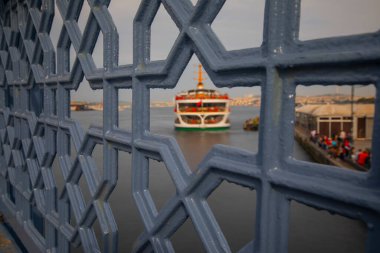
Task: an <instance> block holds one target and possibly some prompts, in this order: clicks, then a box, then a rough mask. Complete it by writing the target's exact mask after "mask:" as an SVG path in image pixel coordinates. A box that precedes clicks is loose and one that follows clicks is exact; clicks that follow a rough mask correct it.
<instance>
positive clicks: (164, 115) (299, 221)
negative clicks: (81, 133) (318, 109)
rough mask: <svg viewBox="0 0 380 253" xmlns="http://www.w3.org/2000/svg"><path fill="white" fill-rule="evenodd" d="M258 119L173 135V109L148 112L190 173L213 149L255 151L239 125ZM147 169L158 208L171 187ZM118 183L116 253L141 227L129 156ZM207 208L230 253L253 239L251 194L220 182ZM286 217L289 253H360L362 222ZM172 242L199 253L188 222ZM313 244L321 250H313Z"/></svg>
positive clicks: (251, 135)
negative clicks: (173, 142) (219, 146)
mask: <svg viewBox="0 0 380 253" xmlns="http://www.w3.org/2000/svg"><path fill="white" fill-rule="evenodd" d="M258 114H259V109H258V108H252V107H251V108H248V107H233V108H232V113H231V129H230V130H229V131H226V132H177V131H175V130H174V127H173V120H174V113H173V110H172V108H152V110H151V131H152V132H154V133H157V134H163V135H170V136H173V137H174V138H175V139H176V140H177V142H178V144H179V146H180V147H181V149H182V152H183V154H184V156H185V158H186V160H187V162H188V163H189V166H190V168H191V169H192V170H195V169H196V168H197V165H198V164H199V163H200V161H201V160H202V159H203V158H204V156H205V155H206V154H207V152H209V151H210V149H211V148H212V146H213V145H214V144H225V145H231V146H235V147H239V148H243V149H247V150H250V151H252V152H257V149H258V133H257V132H245V131H243V129H242V126H243V122H244V121H245V120H246V119H247V118H249V117H253V116H255V115H258ZM72 118H73V119H75V120H78V121H79V122H80V123H81V124H82V126H83V127H84V128H88V126H89V125H90V124H91V123H94V124H96V125H101V123H102V112H95V111H87V112H72ZM119 122H120V127H121V128H124V129H130V128H131V127H130V126H131V112H130V110H126V111H123V112H121V113H120V121H119ZM93 155H94V156H95V159H96V161H97V163H98V166H102V164H100V160H101V159H100V158H99V157H101V156H102V154H101V153H100V154H97V153H94V154H93ZM295 157H296V158H297V159H300V160H310V157H309V156H308V155H307V154H306V153H305V152H304V151H303V150H302V149H301V148H300V147H299V146H298V145H297V144H296V147H295ZM149 169H150V174H151V175H150V181H151V182H150V183H149V184H150V186H151V187H152V189H154V194H152V197H153V198H154V202H155V203H157V204H158V206H162V204H164V203H165V202H166V201H167V200H168V198H169V196H171V195H172V194H174V192H175V189H174V188H173V186H172V185H173V183H172V182H171V178H170V176H169V175H168V173H163V172H162V171H163V170H164V164H163V163H158V162H152V163H151V164H150V168H149ZM118 180H119V182H118V185H117V187H116V188H115V190H114V192H113V193H112V195H111V197H110V205H111V207H112V210H113V213H114V215H115V219H116V222H117V224H118V228H119V245H120V246H119V251H120V252H131V251H132V248H133V242H134V241H136V239H137V238H138V236H139V234H141V233H142V231H143V230H144V227H143V223H142V221H141V218H140V215H139V213H138V210H137V208H136V205H135V204H134V200H133V197H132V194H131V156H130V155H129V154H126V153H122V152H121V154H120V155H119V177H118ZM207 203H208V204H209V206H210V208H211V210H212V211H213V212H214V214H215V218H216V220H217V221H218V223H219V226H220V227H221V229H222V230H223V232H224V234H225V237H226V238H227V240H228V242H229V243H230V247H231V250H232V251H233V252H236V251H237V250H238V249H240V248H241V247H242V246H244V245H246V244H247V243H248V242H249V241H250V240H251V239H252V238H254V234H255V233H254V224H255V212H256V210H255V206H256V191H253V190H249V189H246V188H243V187H240V186H238V185H235V184H232V183H227V182H223V183H222V184H221V186H219V188H217V189H216V190H215V192H214V193H212V194H211V196H210V197H209V198H208V199H207ZM290 215H291V220H290V235H289V240H290V241H289V245H290V246H289V250H290V251H289V252H291V253H301V252H308V253H317V252H318V253H319V252H324V253H329V252H331V253H338V252H342V253H343V252H344V253H357V252H364V244H365V236H366V228H365V227H364V226H362V224H361V223H359V222H357V221H353V220H349V219H345V218H340V217H336V216H332V215H329V214H328V213H327V212H320V211H316V210H314V209H312V208H307V207H305V206H303V205H300V204H292V209H291V214H290ZM310 228H314V229H313V232H312V233H310V230H311V229H310ZM326 229H328V231H329V233H328V235H329V238H328V239H326V237H325V236H324V235H325V234H326V233H325V232H326V231H325V230H326ZM307 231H309V232H307ZM98 234H99V233H98ZM344 235H345V236H344ZM310 237H312V238H310ZM99 238H100V237H99ZM171 240H172V242H173V245H174V248H175V250H176V251H177V252H185V253H187V252H204V249H203V247H202V245H201V242H200V239H199V236H198V234H197V233H196V232H195V228H194V226H193V223H192V221H191V220H187V221H186V222H185V224H184V225H183V226H182V227H181V228H180V229H179V231H178V232H177V233H176V234H174V235H173V236H172V237H171ZM317 243H318V244H323V245H324V246H323V247H315V245H316V244H317ZM322 249H323V251H321V250H322ZM78 252H80V251H78Z"/></svg>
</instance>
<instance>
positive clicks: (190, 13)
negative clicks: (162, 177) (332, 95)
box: [0, 0, 380, 253]
mask: <svg viewBox="0 0 380 253" xmlns="http://www.w3.org/2000/svg"><path fill="white" fill-rule="evenodd" d="M109 3H110V0H88V5H89V6H90V8H91V13H90V15H89V17H88V20H87V23H86V26H85V29H84V30H83V31H81V30H80V29H79V26H78V18H79V15H80V14H81V10H82V6H83V0H56V1H54V0H9V1H7V0H0V141H1V145H0V191H1V192H0V194H1V210H2V212H4V213H6V214H7V215H10V216H12V217H15V218H16V220H17V222H18V224H19V226H20V228H21V229H22V230H23V231H25V232H26V234H27V235H28V236H29V237H30V239H32V241H33V242H34V244H35V246H36V247H37V248H38V249H39V250H40V251H41V252H46V251H48V250H49V252H69V251H70V248H71V246H70V244H71V245H73V246H74V247H77V246H80V247H82V248H83V250H84V251H85V252H97V251H100V249H101V248H102V249H103V250H104V251H105V252H117V251H118V242H117V237H118V236H117V235H118V229H117V224H116V223H115V219H114V217H113V212H112V210H111V208H110V205H109V203H108V199H109V197H110V196H111V195H112V192H113V189H114V188H115V186H116V184H117V183H118V180H117V175H118V168H117V153H118V151H120V150H122V151H126V152H130V153H131V154H132V181H133V185H132V187H133V197H134V200H135V203H136V205H137V207H138V210H139V213H140V215H141V218H142V220H143V222H144V226H145V231H144V233H143V234H141V235H140V237H139V239H138V240H137V241H136V242H135V247H134V251H135V252H150V251H154V252H172V251H174V249H173V246H172V243H171V241H170V237H171V236H172V235H173V234H174V233H175V231H176V230H178V229H179V228H180V227H181V226H182V224H183V223H184V222H185V220H186V219H187V218H189V217H190V218H191V220H192V221H193V224H194V226H195V229H196V232H197V233H198V234H199V237H200V239H201V240H202V242H203V246H204V248H205V249H206V251H207V252H230V251H231V250H230V248H229V244H228V241H227V240H226V238H225V236H224V235H223V231H222V230H221V228H220V227H219V225H218V222H217V220H216V219H215V217H214V215H213V212H212V210H211V208H210V207H209V206H208V204H207V197H208V196H209V195H210V194H211V193H212V192H213V191H214V190H215V189H216V188H217V187H218V186H219V185H220V184H221V182H223V181H224V180H226V181H229V182H233V183H235V184H238V185H241V186H244V187H249V188H252V189H255V190H256V191H257V194H258V200H257V212H256V213H257V223H256V225H255V228H252V229H255V234H256V238H255V240H253V238H252V241H251V242H250V243H248V244H247V245H246V246H245V247H243V248H242V249H241V252H268V253H269V252H270V253H278V252H287V248H288V247H287V245H288V230H289V229H288V223H289V220H288V219H289V206H290V205H289V203H290V201H292V200H296V201H299V202H302V203H304V204H306V205H309V206H312V207H315V208H318V209H324V210H328V211H330V212H333V213H338V214H340V215H343V216H347V217H351V218H354V219H359V220H362V221H364V222H365V223H366V224H367V226H368V238H367V243H366V248H367V249H366V252H378V250H379V238H380V115H379V113H380V100H379V98H380V93H379V90H380V81H379V80H380V79H379V78H380V69H379V64H380V32H376V33H372V34H363V35H355V36H347V37H336V38H328V39H323V40H312V41H305V42H301V41H299V40H298V30H299V17H300V0H268V1H266V8H265V21H264V33H263V34H264V38H263V44H262V45H261V47H258V48H247V49H243V50H238V51H227V50H226V49H225V48H224V47H223V45H222V44H221V42H220V41H219V39H218V37H217V36H216V35H215V33H214V32H213V31H212V29H211V28H210V27H211V26H210V24H211V23H212V22H213V20H214V19H215V17H216V16H217V15H218V13H219V12H220V10H221V9H222V8H223V4H224V3H225V1H224V0H216V1H209V0H199V1H198V3H197V4H196V6H193V5H192V3H191V1H190V0H142V1H141V4H140V7H139V10H138V12H137V14H136V16H135V18H134V35H133V41H134V48H133V52H130V53H131V54H132V53H133V64H131V65H124V66H120V65H119V64H118V60H119V54H118V50H119V42H118V31H117V29H116V27H115V25H114V22H113V20H112V16H111V15H110V13H109V11H108V9H107V7H108V5H109ZM161 5H163V7H164V8H165V9H166V10H167V12H168V13H169V14H170V16H171V18H172V19H173V22H174V23H175V25H176V26H177V27H178V29H179V31H180V32H179V35H178V38H177V39H176V41H175V44H174V45H173V47H172V49H171V51H170V54H169V56H168V58H167V59H166V60H164V61H150V57H149V55H150V25H151V23H152V21H153V19H154V17H155V14H156V12H157V11H158V9H159V7H160V6H161ZM56 7H58V8H57V9H58V10H59V12H57V13H55V10H56ZM54 15H60V16H61V18H62V20H63V26H62V27H61V30H60V34H59V40H58V45H57V47H55V46H53V43H52V41H51V37H50V30H51V26H52V22H53V18H54ZM100 33H102V35H103V45H104V48H103V53H104V55H103V58H104V64H103V67H100V66H96V65H95V64H94V60H93V56H92V53H93V50H94V47H95V43H96V41H97V38H98V36H99V34H100ZM70 47H73V48H74V50H75V59H70V52H69V51H70ZM194 54H195V55H196V56H197V57H198V58H199V59H200V61H201V63H202V65H203V66H204V68H205V69H206V71H207V72H208V74H209V76H210V78H211V79H212V81H213V83H214V84H215V85H216V86H217V87H237V86H261V88H262V107H261V115H262V120H261V122H260V123H261V125H260V138H259V151H258V153H257V154H255V153H253V152H250V151H249V150H248V151H242V150H240V149H236V148H232V147H228V146H221V145H219V146H215V147H214V148H213V149H212V150H211V151H210V153H209V154H208V155H207V156H206V157H205V159H204V160H203V162H202V163H201V164H200V165H199V167H198V170H197V171H196V172H191V170H190V169H189V167H188V165H187V163H186V161H185V159H184V157H183V155H182V153H181V150H180V148H179V146H178V144H177V143H176V141H175V139H173V138H170V137H163V136H158V135H155V134H153V133H151V132H150V131H149V126H150V122H149V113H150V109H149V104H150V97H149V93H150V89H151V88H169V89H170V88H173V87H175V86H176V84H177V81H178V79H179V77H180V76H181V74H182V73H183V71H184V69H185V68H186V66H187V64H188V63H189V61H190V58H191V57H192V56H193V55H194ZM70 62H73V64H72V66H70ZM83 78H85V79H86V80H87V81H88V82H89V83H90V86H91V88H92V89H102V90H103V101H104V111H103V127H90V128H89V129H88V131H87V132H84V130H83V129H82V128H81V126H80V125H79V124H77V123H76V122H75V121H73V120H72V119H71V118H70V90H75V89H77V88H78V86H79V85H80V83H81V82H82V80H83ZM355 83H361V84H374V85H375V86H376V87H377V96H376V97H377V100H376V102H375V107H376V113H375V118H374V131H373V133H374V134H373V143H372V147H373V163H372V168H371V170H370V172H369V173H360V172H355V171H348V170H343V169H337V168H333V167H331V166H326V165H317V164H312V163H306V162H300V161H296V160H294V159H293V158H292V157H293V154H292V150H293V143H294V139H293V137H294V136H293V128H294V93H295V88H296V85H298V84H303V85H313V84H323V85H333V84H346V85H353V84H355ZM120 89H131V90H132V92H133V115H132V131H131V132H127V131H125V130H122V129H121V128H119V126H118V110H117V109H118V108H117V106H118V91H119V90H120ZM72 144H73V145H72ZM96 145H102V146H103V169H102V170H100V168H97V167H96V163H95V162H94V158H93V157H92V152H93V149H94V147H95V146H96ZM72 146H73V147H74V148H75V152H74V151H73V150H70V149H71V147H72ZM73 153H76V154H77V156H76V158H75V159H74V160H73V159H71V156H72V154H73ZM55 159H58V161H59V168H60V170H61V174H62V175H63V178H64V181H65V184H64V187H63V190H62V191H59V190H58V187H57V185H56V180H55V178H54V173H53V171H52V164H53V161H54V160H55ZM148 159H155V160H159V161H162V162H164V163H165V165H166V168H167V170H168V172H169V174H170V176H171V178H172V180H173V182H174V184H175V187H176V195H175V196H174V197H172V199H170V201H169V202H167V204H166V205H165V206H164V208H162V209H161V210H160V211H159V212H158V211H157V208H156V207H155V205H154V202H153V200H152V197H151V194H150V192H149V187H148V186H149V183H148V180H149V170H148V166H149V165H148V161H147V160H148ZM83 177H84V179H85V184H86V186H87V187H88V190H89V192H90V199H89V200H85V198H84V196H83V192H82V190H83V189H81V187H80V186H79V181H80V179H81V178H83ZM226 201H228V200H226ZM96 220H97V221H98V222H99V224H100V227H101V230H102V232H103V233H102V234H103V238H102V242H98V241H97V239H96V236H95V233H94V230H93V228H92V227H93V224H94V222H95V221H96ZM41 224H42V225H41ZM100 244H102V246H99V245H100Z"/></svg>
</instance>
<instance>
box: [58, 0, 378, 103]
mask: <svg viewBox="0 0 380 253" xmlns="http://www.w3.org/2000/svg"><path fill="white" fill-rule="evenodd" d="M140 2H141V0H113V1H111V4H110V6H109V11H110V13H111V15H112V17H113V20H114V22H115V24H116V26H117V29H118V32H119V43H120V46H119V50H120V54H119V64H131V63H132V58H133V57H132V48H133V47H132V40H133V39H132V30H133V24H132V22H133V18H134V16H135V13H136V11H137V9H138V6H139V4H140ZM192 2H193V4H195V3H196V2H197V1H195V0H192ZM264 3H265V1H264V0H239V1H226V3H225V5H224V6H223V8H222V10H221V12H220V14H219V16H218V17H217V18H216V19H215V20H214V22H213V23H212V24H211V27H212V29H213V30H214V32H215V33H216V34H217V35H218V37H219V39H220V40H221V42H222V43H223V44H224V46H225V47H226V49H228V50H235V49H242V48H248V47H258V46H260V45H261V43H262V28H263V17H264V7H265V6H264ZM378 10H380V1H379V0H361V1H357V0H333V1H318V0H304V1H302V4H301V22H300V35H299V38H300V40H309V39H316V38H324V37H331V36H341V35H350V34H359V33H367V32H375V31H378V30H379V29H380V15H378ZM89 13H90V11H89V7H88V5H87V3H86V1H85V4H84V7H83V10H82V13H81V15H80V18H79V20H78V24H79V27H80V29H81V30H82V31H83V29H84V27H85V23H86V21H87V17H88V15H89ZM56 14H57V15H58V17H56V18H55V19H54V22H53V27H52V31H51V37H52V41H53V44H54V45H56V43H57V41H58V36H59V32H60V27H62V20H61V18H60V17H59V12H58V10H56ZM151 30H152V34H151V42H152V44H151V59H152V60H162V59H165V58H166V56H167V55H168V53H169V51H170V49H171V47H172V45H173V43H174V41H175V39H176V38H177V35H178V33H179V30H178V28H177V27H176V26H175V24H174V22H173V21H172V20H171V18H170V16H169V14H168V13H167V12H166V10H165V8H164V7H163V6H161V7H160V9H159V12H158V13H157V15H156V18H155V20H154V21H153V24H152V27H151ZM102 44H103V41H102V38H100V39H99V40H98V43H97V45H96V47H95V50H94V53H93V58H94V62H95V64H96V65H97V66H98V67H102V61H103V56H102V52H103V50H102V47H103V45H102ZM71 60H72V59H71ZM198 63H199V60H198V59H197V57H196V56H193V58H192V59H191V61H190V62H189V64H188V66H187V68H186V69H185V71H184V73H183V75H182V77H181V78H180V80H179V82H178V84H177V86H176V88H174V89H171V90H163V89H161V90H152V93H151V101H170V100H171V99H172V98H173V97H174V96H175V94H176V93H178V92H179V91H181V90H187V89H191V88H194V87H195V85H196V81H194V77H195V74H194V71H195V70H196V67H195V66H194V65H196V64H198ZM205 76H206V78H207V80H206V81H205V86H206V87H207V88H214V87H215V86H214V85H213V84H212V82H211V80H210V79H209V78H208V76H207V74H206V75H205ZM339 89H340V90H341V91H340V93H343V94H348V92H351V88H350V87H349V86H342V87H340V88H339ZM219 90H220V92H222V93H226V92H227V93H229V95H230V96H231V97H241V96H244V95H247V94H253V95H259V94H260V88H259V87H251V88H232V89H227V88H224V89H219ZM374 91H375V88H374V86H370V87H369V88H361V87H360V88H359V87H358V88H357V89H356V88H355V94H356V95H361V96H371V95H372V96H373V95H374V94H375V92H374ZM335 92H336V87H334V86H323V87H322V86H312V87H309V88H305V87H298V88H297V94H298V95H302V96H305V95H310V96H312V95H322V94H327V93H335ZM131 93H132V92H131V91H130V90H123V91H121V92H120V94H119V98H120V101H130V100H131ZM71 99H72V100H73V101H74V100H76V101H78V100H82V101H89V102H96V101H102V91H101V90H98V91H94V90H91V88H90V87H89V85H88V82H87V81H86V80H85V79H84V81H83V82H82V83H81V85H80V87H79V89H78V91H76V92H74V91H73V92H72V96H71Z"/></svg>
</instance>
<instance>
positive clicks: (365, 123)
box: [296, 104, 375, 139]
mask: <svg viewBox="0 0 380 253" xmlns="http://www.w3.org/2000/svg"><path fill="white" fill-rule="evenodd" d="M374 113H375V105H374V104H354V106H353V111H352V107H351V104H314V105H305V106H302V107H298V108H296V124H297V125H298V126H301V127H303V128H305V129H308V130H317V132H318V133H319V134H320V135H326V136H333V135H334V134H339V132H340V131H342V130H344V131H345V132H346V133H351V130H352V137H353V138H354V139H372V131H373V118H374ZM352 118H353V120H352Z"/></svg>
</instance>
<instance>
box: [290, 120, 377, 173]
mask: <svg viewBox="0 0 380 253" xmlns="http://www.w3.org/2000/svg"><path fill="white" fill-rule="evenodd" d="M294 138H295V140H296V141H297V142H298V143H299V144H300V145H301V146H302V148H303V149H304V150H305V151H306V152H307V153H308V154H309V155H310V156H311V157H312V158H313V159H314V160H315V161H316V162H319V163H323V164H327V165H333V166H337V167H341V168H347V169H351V170H358V171H367V170H368V169H367V168H364V167H362V166H359V165H358V164H356V162H355V161H353V160H352V159H350V158H347V159H346V160H341V159H339V158H334V157H331V156H330V155H329V154H328V152H326V151H325V150H323V149H321V148H320V147H319V146H318V144H316V143H313V142H311V141H310V133H308V132H307V131H306V130H304V129H302V128H300V127H295V129H294ZM354 147H355V149H356V150H359V149H362V150H364V149H366V148H370V147H371V141H370V140H355V144H354Z"/></svg>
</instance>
